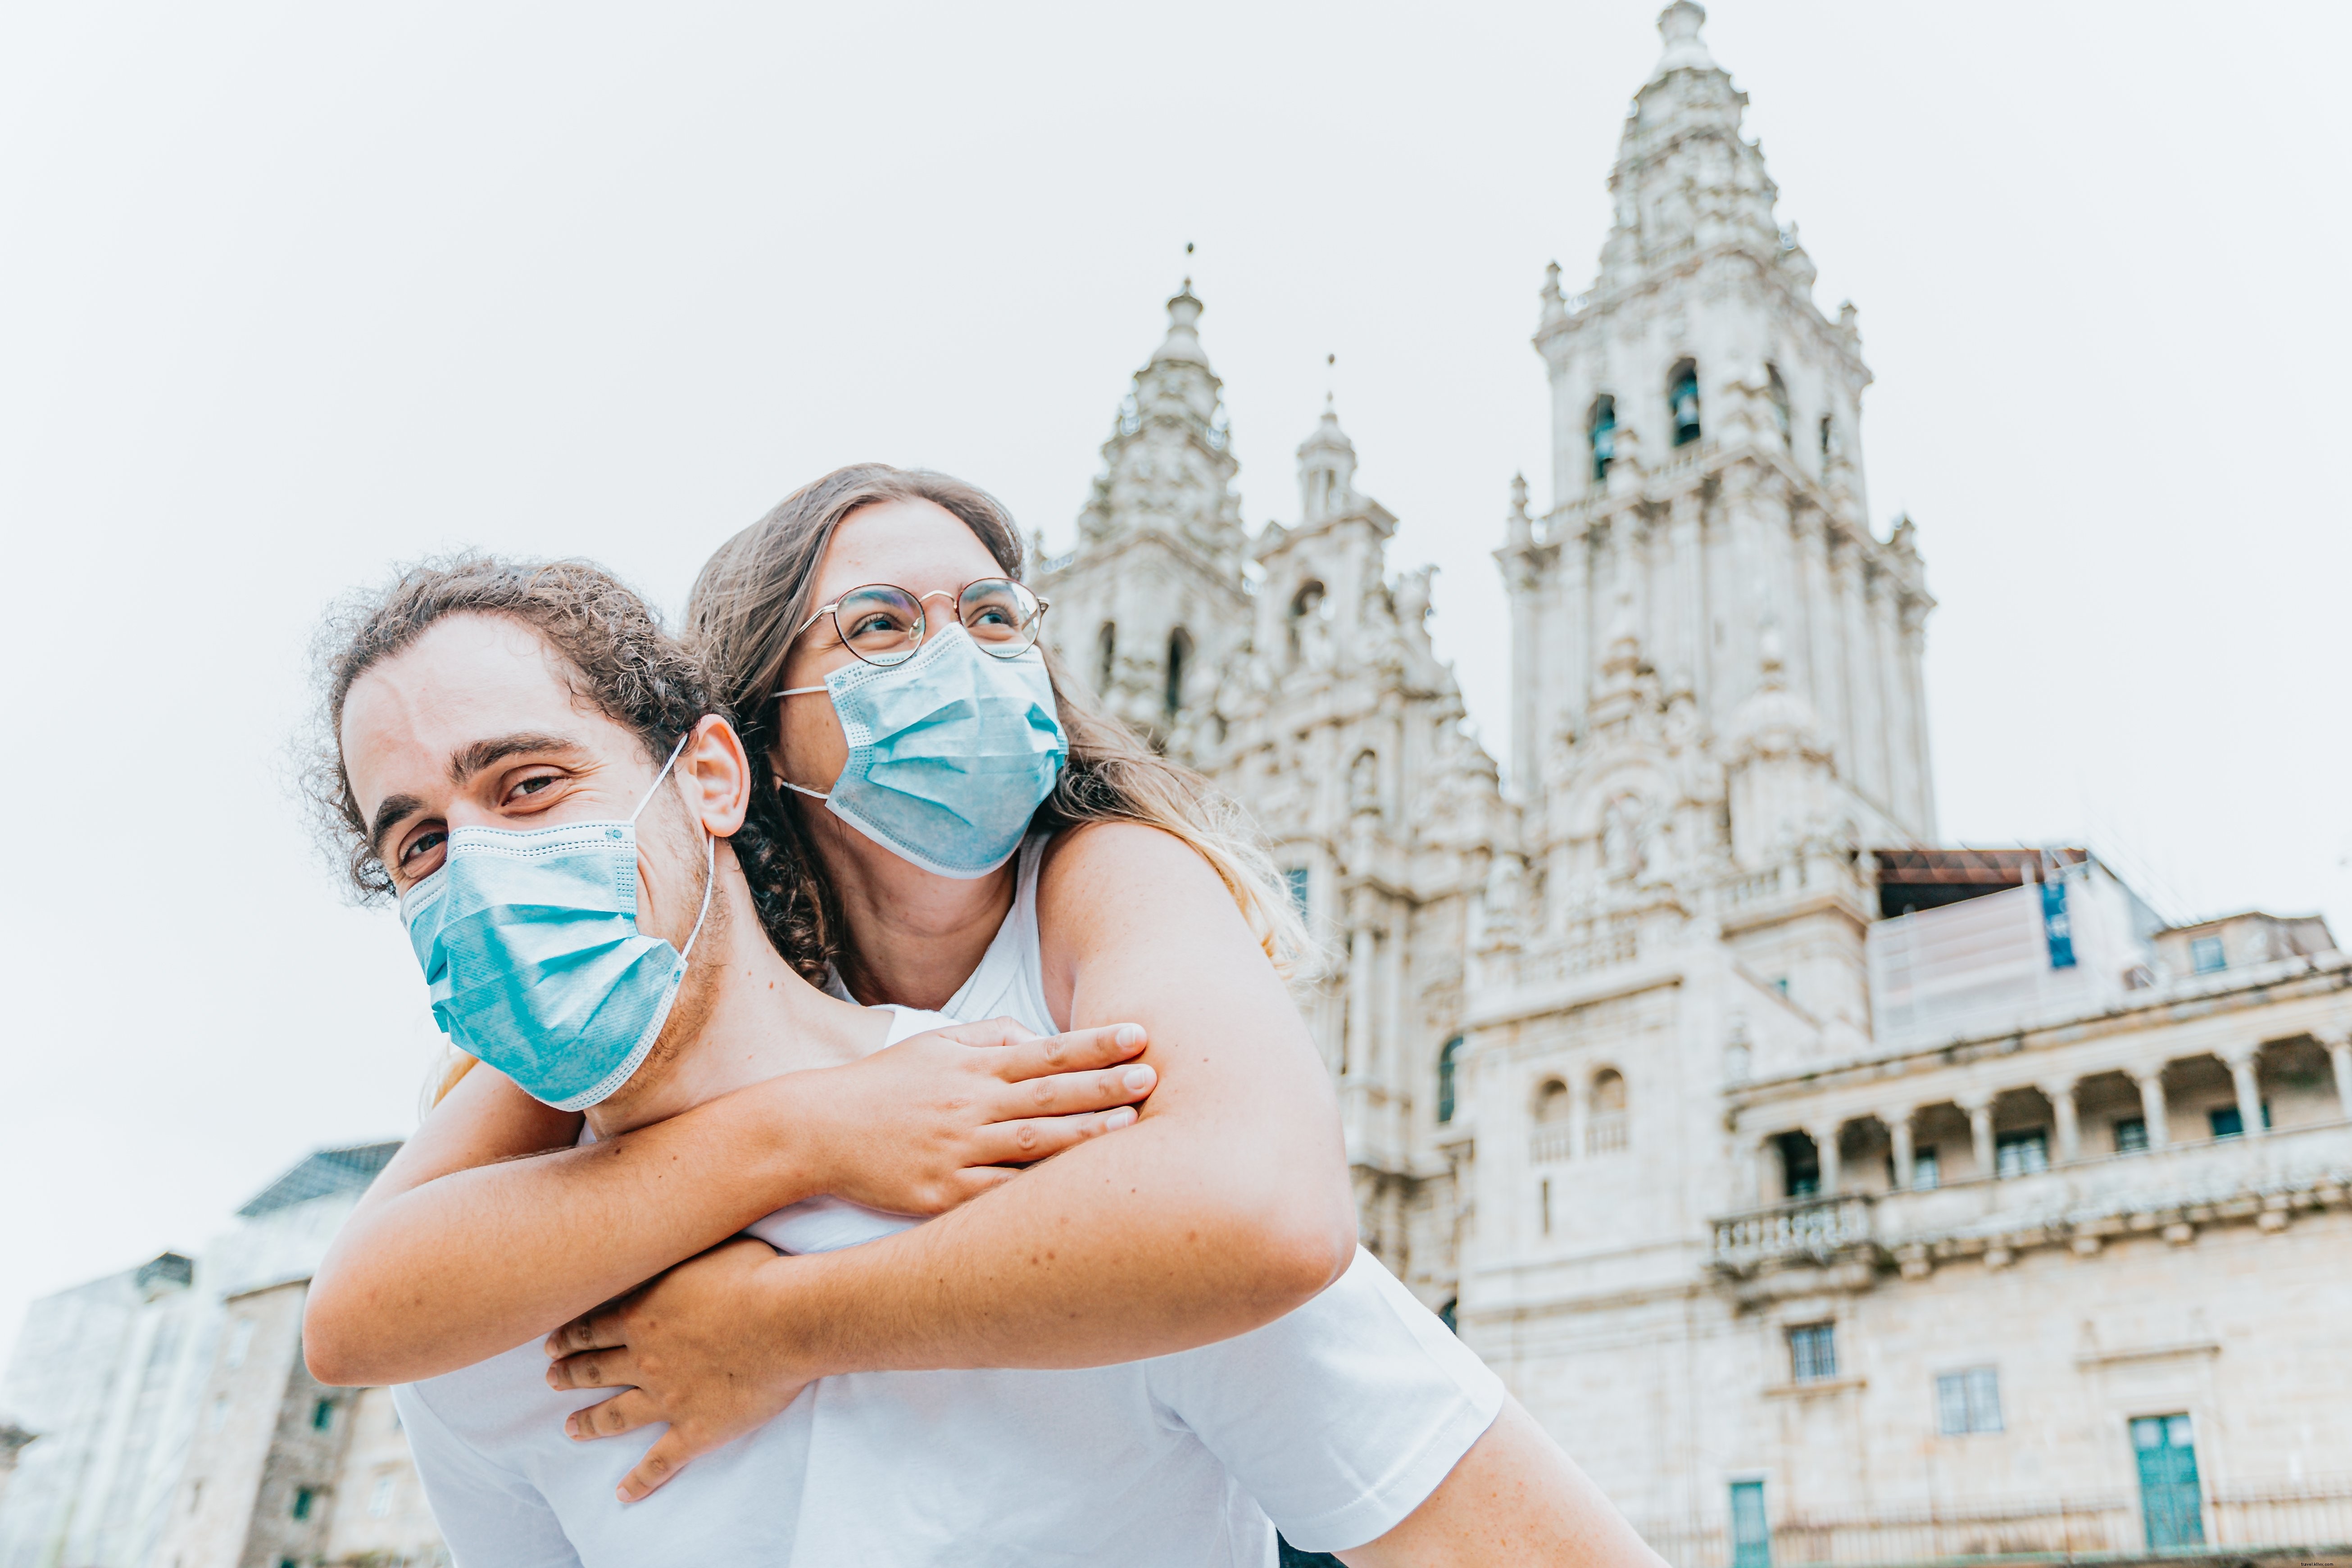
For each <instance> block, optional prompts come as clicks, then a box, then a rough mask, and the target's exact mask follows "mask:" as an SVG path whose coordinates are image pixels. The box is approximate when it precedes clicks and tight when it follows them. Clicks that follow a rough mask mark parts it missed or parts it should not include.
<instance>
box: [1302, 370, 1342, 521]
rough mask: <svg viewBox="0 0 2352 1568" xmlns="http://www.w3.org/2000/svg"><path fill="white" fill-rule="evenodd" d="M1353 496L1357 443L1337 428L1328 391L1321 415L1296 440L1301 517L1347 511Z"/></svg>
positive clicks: (1310, 518)
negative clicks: (1305, 434) (1303, 436)
mask: <svg viewBox="0 0 2352 1568" xmlns="http://www.w3.org/2000/svg"><path fill="white" fill-rule="evenodd" d="M1355 499H1356V444H1355V443H1354V442H1353V441H1350V440H1349V439H1348V433H1347V432H1346V431H1345V430H1342V429H1340V428H1339V409H1338V408H1337V407H1336V406H1335V405H1334V404H1333V401H1332V397H1331V395H1330V394H1329V393H1328V392H1327V393H1325V394H1324V395H1323V417H1322V418H1320V419H1318V420H1317V421H1316V422H1315V429H1314V432H1313V433H1312V434H1311V435H1309V436H1308V437H1307V439H1306V440H1304V441H1301V442H1300V443H1299V444H1298V502H1299V517H1300V520H1301V521H1306V522H1318V521H1322V520H1323V519H1325V518H1327V517H1339V516H1343V515H1345V514H1346V512H1347V511H1348V510H1349V508H1350V507H1351V506H1352V505H1353V504H1354V502H1355Z"/></svg>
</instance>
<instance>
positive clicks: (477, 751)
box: [449, 731, 587, 785]
mask: <svg viewBox="0 0 2352 1568" xmlns="http://www.w3.org/2000/svg"><path fill="white" fill-rule="evenodd" d="M586 749H587V748H585V747H583V745H581V743H580V742H577V741H575V740H573V739H572V737H571V736H569V735H543V734H533V733H530V732H529V731H525V732H523V733H521V734H516V735H500V736H499V737H498V738H497V739H496V740H492V741H477V742H474V743H473V744H472V745H470V746H467V747H464V748H462V749H460V750H458V751H455V752H450V753H449V782H450V783H451V784H459V785H462V784H465V782H466V781H467V779H470V778H472V777H473V776H474V775H475V774H476V773H480V772H481V771H482V770H483V769H484V768H489V767H496V766H497V765H498V764H499V763H502V762H505V761H506V760H507V759H508V758H509V757H517V756H521V755H523V754H524V753H525V752H561V753H562V754H564V755H567V756H578V755H579V754H580V753H581V752H583V751H585V750H586Z"/></svg>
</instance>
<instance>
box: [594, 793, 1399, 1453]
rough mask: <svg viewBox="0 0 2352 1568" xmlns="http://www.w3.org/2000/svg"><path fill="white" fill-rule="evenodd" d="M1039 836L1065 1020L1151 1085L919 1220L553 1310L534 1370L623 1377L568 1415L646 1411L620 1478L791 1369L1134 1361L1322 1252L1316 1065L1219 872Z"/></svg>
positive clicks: (1327, 1179) (608, 1428)
mask: <svg viewBox="0 0 2352 1568" xmlns="http://www.w3.org/2000/svg"><path fill="white" fill-rule="evenodd" d="M1056 848H1057V849H1060V850H1061V851H1062V859H1061V863H1060V864H1059V865H1058V866H1054V865H1049V868H1048V876H1047V883H1046V885H1045V887H1043V888H1041V891H1040V921H1041V925H1043V926H1045V927H1046V928H1048V929H1049V931H1057V932H1059V933H1061V934H1062V936H1063V937H1064V939H1065V941H1066V952H1067V960H1068V969H1069V973H1068V975H1067V976H1066V979H1067V981H1068V984H1069V985H1070V993H1069V994H1070V1003H1069V1022H1070V1023H1071V1024H1072V1025H1073V1026H1084V1025H1085V1024H1086V1023H1087V1021H1088V1020H1092V1019H1097V1018H1104V1017H1109V1016H1118V1017H1120V1018H1132V1019H1134V1020H1136V1021H1137V1022H1139V1023H1140V1024H1142V1025H1143V1026H1145V1028H1146V1029H1148V1030H1149V1031H1150V1037H1151V1043H1150V1047H1149V1049H1147V1051H1146V1052H1145V1054H1144V1056H1143V1058H1142V1059H1143V1060H1144V1061H1146V1062H1147V1063H1149V1064H1150V1065H1152V1066H1153V1067H1156V1068H1158V1069H1159V1072H1160V1088H1159V1089H1158V1090H1157V1092H1155V1093H1154V1094H1153V1096H1152V1098H1151V1100H1150V1102H1149V1103H1147V1104H1146V1105H1145V1106H1144V1108H1143V1110H1142V1116H1141V1119H1140V1120H1139V1121H1138V1123H1137V1124H1136V1125H1135V1126H1134V1127H1132V1128H1129V1130H1128V1131H1124V1132H1121V1133H1120V1134H1119V1135H1118V1137H1117V1138H1112V1139H1104V1140H1100V1141H1097V1142H1090V1143H1087V1144H1083V1145H1081V1146H1079V1147H1077V1148H1075V1149H1072V1150H1070V1151H1068V1152H1066V1153H1064V1154H1062V1155H1060V1156H1059V1157H1057V1158H1055V1159H1054V1160H1052V1161H1049V1162H1048V1163H1045V1164H1043V1165H1041V1166H1039V1167H1037V1168H1036V1169H1034V1170H1033V1171H1031V1172H1030V1173H1028V1174H1027V1175H1026V1176H1024V1178H1023V1179H1022V1180H1021V1181H1020V1182H1019V1183H1018V1184H1014V1185H1013V1186H1010V1187H1007V1188H1006V1189H1004V1190H1003V1191H1001V1192H992V1193H989V1194H983V1195H982V1197H980V1198H979V1199H977V1200H975V1201H974V1202H972V1203H970V1204H967V1205H964V1206H963V1207H962V1208H961V1209H959V1210H957V1211H956V1212H955V1213H953V1214H951V1215H946V1216H945V1217H943V1218H941V1219H939V1220H935V1221H933V1222H932V1223H931V1224H929V1225H926V1226H919V1227H917V1228H915V1229H913V1230H909V1231H906V1232H902V1233H901V1234H899V1235H898V1236H894V1237H887V1238H886V1239H884V1240H881V1241H877V1242H872V1243H869V1244H867V1245H866V1246H863V1247H850V1248H847V1249H845V1250H844V1251H840V1252H829V1253H824V1254H821V1255H816V1256H812V1257H801V1258H773V1259H769V1260H766V1261H757V1260H756V1255H755V1254H752V1253H751V1252H750V1251H749V1250H748V1249H747V1250H746V1251H745V1252H743V1253H742V1254H740V1255H739V1256H732V1257H730V1258H725V1259H724V1260H719V1259H713V1260H709V1262H708V1263H698V1264H694V1265H688V1268H686V1269H683V1270H680V1271H678V1272H677V1274H675V1275H673V1276H672V1277H671V1278H670V1279H669V1280H667V1281H656V1282H655V1283H654V1284H653V1285H652V1286H649V1287H648V1288H647V1289H646V1290H645V1291H642V1292H639V1293H637V1294H636V1295H635V1296H633V1297H632V1298H630V1299H628V1300H624V1301H621V1302H616V1303H614V1304H613V1305H612V1306H609V1307H605V1308H600V1309H599V1310H597V1311H595V1312H593V1313H590V1314H588V1315H587V1316H586V1317H585V1318H583V1319H581V1320H578V1321H575V1322H573V1323H571V1324H568V1325H566V1326H565V1328H564V1329H562V1331H559V1332H558V1333H557V1334H556V1335H555V1336H553V1337H552V1338H551V1342H550V1350H551V1353H555V1354H558V1355H561V1356H562V1359H561V1360H559V1361H557V1362H556V1363H555V1364H554V1366H553V1367H552V1368H551V1376H550V1381H551V1383H552V1384H555V1385H556V1386H558V1387H576V1388H587V1387H614V1388H618V1387H622V1386H625V1385H629V1386H632V1387H633V1388H634V1389H635V1390H637V1391H639V1392H633V1393H630V1394H622V1395H619V1396H618V1397H616V1398H615V1399H614V1400H612V1401H610V1402H608V1404H607V1405H603V1406H598V1407H596V1409H595V1413H594V1414H593V1415H591V1414H590V1413H587V1412H583V1416H582V1418H581V1420H582V1423H583V1424H582V1426H580V1427H578V1428H577V1430H579V1431H580V1432H581V1434H582V1435H583V1436H587V1435H594V1436H611V1435H613V1434H614V1433H616V1432H621V1431H626V1430H629V1429H631V1428H632V1427H634V1426H641V1425H644V1424H646V1422H648V1421H655V1420H662V1421H668V1422H670V1423H671V1430H670V1431H669V1432H667V1433H666V1434H664V1436H662V1438H661V1439H660V1440H658V1441H657V1442H656V1444H655V1445H654V1447H653V1448H652V1449H650V1450H649V1451H648V1452H647V1454H646V1459H645V1461H644V1463H643V1464H641V1465H640V1466H639V1468H638V1469H637V1470H636V1471H635V1472H633V1473H632V1475H631V1477H630V1478H629V1479H628V1480H627V1481H626V1482H625V1483H624V1492H625V1495H643V1493H644V1492H645V1491H648V1490H651V1489H653V1488H654V1487H656V1486H658V1485H659V1484H661V1482H662V1481H663V1480H665V1479H667V1477H668V1476H670V1475H672V1474H674V1473H676V1470H677V1467H678V1466H679V1465H681V1464H683V1463H684V1462H685V1461H686V1460H688V1459H689V1458H692V1457H693V1456H694V1455H696V1454H698V1453H702V1452H707V1451H708V1450H709V1448H711V1447H716V1446H717V1445H718V1444H719V1443H720V1442H724V1441H727V1440H728V1439H729V1438H730V1437H732V1436H736V1435H738V1434H739V1433H740V1432H741V1431H743V1430H746V1429H748V1427H749V1426H751V1425H756V1424H757V1421H758V1420H760V1419H764V1417H765V1415H772V1414H773V1413H774V1411H776V1410H780V1409H782V1407H783V1405H784V1404H785V1403H787V1402H788V1401H789V1400H790V1399H791V1398H792V1396H793V1394H795V1393H796V1392H797V1391H798V1390H799V1389H800V1388H801V1387H802V1386H803V1385H804V1384H806V1383H807V1382H808V1381H810V1380H811V1379H813V1378H816V1377H822V1376H825V1375H828V1374H831V1373H843V1372H861V1371H921V1370H929V1369H935V1368H944V1367H1081V1366H1099V1365H1105V1364H1108V1363H1114V1362H1122V1361H1138V1360H1142V1359H1145V1358H1148V1357H1151V1356H1157V1355H1162V1354H1166V1353H1169V1352H1175V1351H1181V1350H1189V1349H1192V1348H1193V1347H1195V1346H1198V1345H1203V1344H1208V1343H1211V1342H1214V1341H1218V1340H1223V1339H1228V1338H1231V1337H1233V1336H1234V1335H1236V1334H1241V1333H1245V1332H1247V1331H1250V1330H1252V1329H1255V1328H1259V1327H1261V1326H1263V1325H1265V1324H1266V1323H1268V1322H1271V1321H1274V1320H1275V1319H1276V1318H1279V1317H1281V1316H1283V1315H1284V1314H1285V1313H1287V1312H1289V1311H1291V1310H1294V1309H1296V1308H1297V1307H1299V1306H1300V1305H1302V1304H1304V1303H1305V1302H1307V1300H1311V1299H1313V1298H1314V1297H1315V1296H1316V1295H1317V1294H1318V1292H1319V1291H1321V1290H1322V1289H1323V1288H1324V1287H1325V1286H1327V1285H1328V1284H1329V1283H1330V1282H1331V1281H1332V1280H1333V1279H1337V1278H1338V1277H1339V1275H1340V1274H1341V1273H1343V1272H1344V1271H1345V1270H1346V1268H1347V1267H1348V1264H1349V1261H1350V1260H1351V1259H1352V1258H1353V1257H1354V1253H1355V1241H1356V1228H1355V1217H1356V1216H1355V1201H1354V1196H1353V1194H1352V1192H1351V1190H1350V1187H1349V1177H1348V1170H1347V1159H1346V1152H1345V1146H1344V1144H1343V1142H1342V1141H1341V1138H1340V1134H1339V1117H1338V1114H1337V1108H1336V1106H1335V1103H1334V1098H1333V1095H1332V1090H1331V1083H1330V1078H1329V1075H1328V1073H1327V1072H1326V1071H1325V1069H1324V1068H1323V1064H1322V1062H1321V1060H1320V1058H1318V1056H1317V1055H1316V1052H1315V1049H1314V1047H1313V1045H1312V1043H1311V1042H1310V1041H1309V1040H1308V1038H1307V1031H1306V1028H1305V1026H1304V1025H1303V1024H1302V1023H1301V1022H1300V1020H1299V1017H1298V1014H1297V1008H1296V1007H1295V1006H1294V1005H1292V1004H1291V1001H1290V998H1289V996H1288V994H1286V991H1285V990H1284V988H1283V984H1282V982H1281V979H1280V977H1279V976H1277V975H1276V973H1275V972H1274V968H1273V966H1272V964H1271V963H1268V962H1267V960H1266V957H1265V953H1264V952H1263V951H1261V950H1260V949H1259V947H1258V945H1257V942H1256V939H1255V937H1254V936H1253V935H1252V934H1251V932H1250V931H1249V928H1248V927H1247V925H1246V924H1245V923H1244V921H1243V920H1242V917H1241V913H1240V910H1238V909H1237V908H1236V907H1235V905H1234V900H1233V897H1232V895H1231V894H1230V893H1228V892H1227V891H1226V889H1225V888H1224V886H1223V883H1222V882H1220V881H1219V880H1218V879H1217V877H1216V875H1215V873H1214V872H1213V871H1212V870H1211V869H1210V868H1209V866H1208V864H1207V863H1206V862H1205V861H1204V860H1202V858H1200V857H1199V856H1198V855H1197V854H1195V853H1194V852H1193V851H1192V849H1190V848H1189V847H1186V846H1185V845H1184V844H1182V843H1181V841H1179V840H1177V839H1175V838H1174V837H1171V836H1169V835H1166V834H1163V833H1160V832H1159V831H1157V830H1156V829H1151V828H1146V827H1140V826H1130V825H1127V824H1108V825H1100V826H1092V827H1088V828H1086V829H1083V830H1081V831H1079V832H1077V833H1075V834H1073V835H1072V836H1071V839H1070V842H1069V843H1068V844H1067V846H1066V847H1064V846H1056ZM1054 945H1055V940H1054V938H1052V937H1050V936H1049V938H1048V946H1049V948H1051V947H1052V946H1054ZM1052 967H1053V966H1052V964H1051V963H1050V961H1049V964H1048V970H1049V973H1048V974H1047V985H1048V995H1049V996H1050V995H1051V994H1052V991H1053V988H1054V986H1055V980H1056V977H1055V974H1054V973H1052ZM719 1271H723V1272H719ZM722 1303H723V1306H722ZM656 1368H658V1369H659V1370H658V1371H657V1372H656V1370H655V1369H656Z"/></svg>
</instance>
